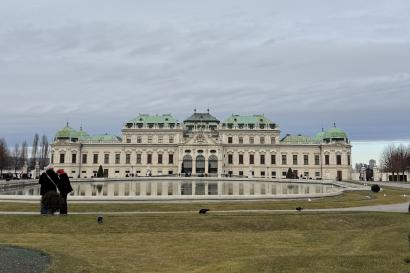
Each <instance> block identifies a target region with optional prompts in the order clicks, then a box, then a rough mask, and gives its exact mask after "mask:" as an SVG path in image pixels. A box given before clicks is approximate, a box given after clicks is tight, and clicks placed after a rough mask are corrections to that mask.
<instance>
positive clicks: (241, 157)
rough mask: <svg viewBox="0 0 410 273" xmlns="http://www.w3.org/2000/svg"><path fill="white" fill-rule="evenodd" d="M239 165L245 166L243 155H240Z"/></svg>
mask: <svg viewBox="0 0 410 273" xmlns="http://www.w3.org/2000/svg"><path fill="white" fill-rule="evenodd" d="M239 164H241V165H242V164H243V154H240V155H239Z"/></svg>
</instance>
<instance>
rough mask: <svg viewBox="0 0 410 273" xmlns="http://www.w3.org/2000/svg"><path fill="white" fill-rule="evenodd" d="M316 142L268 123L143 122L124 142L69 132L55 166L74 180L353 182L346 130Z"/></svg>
mask: <svg viewBox="0 0 410 273" xmlns="http://www.w3.org/2000/svg"><path fill="white" fill-rule="evenodd" d="M336 129H337V128H332V129H329V130H328V131H325V132H322V133H319V134H318V136H316V137H315V138H309V137H305V136H301V135H297V136H291V135H287V136H285V137H284V138H282V139H281V138H280V130H279V127H278V126H277V125H276V124H274V123H272V122H271V121H270V120H268V119H267V118H265V117H264V116H261V115H254V116H237V115H233V116H231V117H229V118H227V119H226V120H225V121H224V122H222V123H221V122H219V121H218V120H217V119H216V118H214V117H212V116H211V115H210V114H209V113H194V114H193V115H192V116H191V117H190V118H188V119H187V120H185V121H184V122H183V123H179V122H178V121H176V120H175V119H174V118H173V117H172V116H171V115H162V116H149V115H140V116H138V117H137V118H135V119H133V120H132V121H129V122H127V123H125V124H124V127H123V129H122V136H121V137H116V136H112V135H100V136H89V135H88V134H86V133H85V132H84V131H82V130H80V131H75V130H74V129H72V128H70V127H69V126H68V125H67V126H66V127H65V128H63V129H61V130H60V131H59V132H57V135H56V137H55V140H54V142H53V144H52V164H53V165H54V166H55V168H62V169H65V171H66V172H67V173H68V174H70V176H72V177H81V178H89V177H92V176H95V175H96V173H97V171H98V169H99V166H100V165H101V166H102V168H103V170H104V173H105V176H108V177H130V176H131V177H132V176H146V175H152V176H158V175H181V174H182V175H185V174H189V175H193V176H195V175H200V176H253V177H266V178H284V177H285V176H286V173H287V172H288V170H289V168H291V169H292V171H293V172H295V174H297V176H298V177H300V178H304V179H337V178H338V179H344V180H347V179H351V166H350V158H351V145H350V144H349V141H348V139H347V137H346V136H345V135H343V134H344V132H342V131H341V130H340V129H337V130H336Z"/></svg>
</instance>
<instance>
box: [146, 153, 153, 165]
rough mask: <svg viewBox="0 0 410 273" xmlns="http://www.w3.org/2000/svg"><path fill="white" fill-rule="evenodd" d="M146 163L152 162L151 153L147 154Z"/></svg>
mask: <svg viewBox="0 0 410 273" xmlns="http://www.w3.org/2000/svg"><path fill="white" fill-rule="evenodd" d="M147 164H152V154H147Z"/></svg>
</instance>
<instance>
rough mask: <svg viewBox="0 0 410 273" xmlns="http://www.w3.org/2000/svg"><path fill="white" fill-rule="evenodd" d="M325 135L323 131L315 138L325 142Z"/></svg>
mask: <svg viewBox="0 0 410 273" xmlns="http://www.w3.org/2000/svg"><path fill="white" fill-rule="evenodd" d="M324 135H325V132H324V131H321V132H319V133H317V135H316V136H315V139H317V140H320V141H321V140H323V137H324Z"/></svg>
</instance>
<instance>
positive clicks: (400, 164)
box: [380, 145, 410, 181]
mask: <svg viewBox="0 0 410 273" xmlns="http://www.w3.org/2000/svg"><path fill="white" fill-rule="evenodd" d="M380 162H381V167H382V170H383V171H384V172H387V173H392V180H393V181H399V180H401V179H404V177H405V172H406V171H408V170H409V169H410V146H408V147H406V146H404V145H399V146H397V147H396V146H395V145H389V146H387V147H386V148H385V149H384V151H383V153H382V156H381V159H380ZM400 174H401V175H400Z"/></svg>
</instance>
